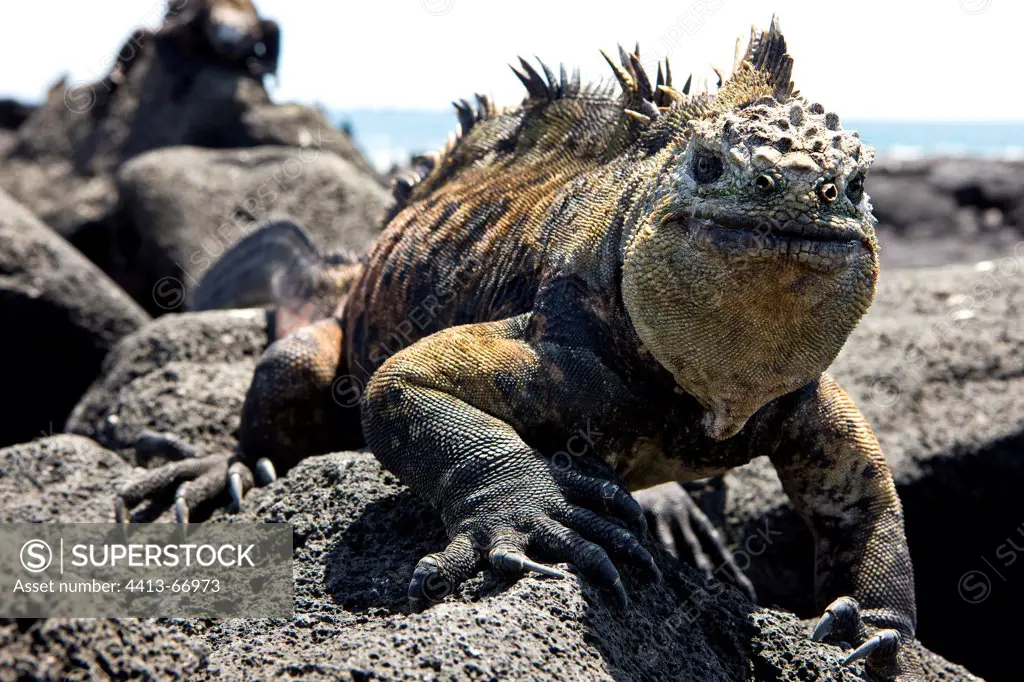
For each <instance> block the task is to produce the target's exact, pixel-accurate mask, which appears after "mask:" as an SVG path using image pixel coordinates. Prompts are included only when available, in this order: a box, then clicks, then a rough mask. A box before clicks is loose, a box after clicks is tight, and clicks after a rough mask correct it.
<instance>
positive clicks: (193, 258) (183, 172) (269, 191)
mask: <svg viewBox="0 0 1024 682" xmlns="http://www.w3.org/2000/svg"><path fill="white" fill-rule="evenodd" d="M324 132H325V131H324V129H319V130H317V129H313V130H312V131H310V133H309V136H308V139H306V140H305V141H306V143H307V144H306V145H305V146H304V147H282V146H268V147H257V148H253V149H233V150H209V149H198V148H195V147H174V148H170V149H163V150H159V151H155V152H151V153H148V154H144V155H142V156H140V157H138V158H136V159H133V160H132V161H130V162H128V163H126V164H125V165H124V166H123V167H122V168H121V170H120V171H119V172H118V174H117V186H118V192H119V193H120V196H121V202H120V205H119V207H118V209H117V211H116V213H115V214H114V215H113V216H112V217H110V218H109V219H107V220H105V221H102V222H99V223H96V224H94V225H93V226H92V229H91V230H89V231H88V233H87V231H85V230H83V231H81V232H80V233H79V236H78V238H77V239H76V245H77V246H78V247H79V248H80V249H82V251H83V252H84V253H85V254H86V255H87V256H88V257H89V258H90V259H91V260H92V261H93V262H95V263H97V264H99V265H100V267H101V268H102V269H103V270H104V271H105V272H107V273H109V274H110V275H111V277H113V278H114V280H115V281H117V282H118V283H119V284H121V286H123V287H124V288H125V290H126V291H128V293H130V294H131V295H132V296H133V297H134V298H135V299H136V300H137V301H139V303H140V304H142V305H143V306H144V307H145V308H146V309H147V310H149V311H150V312H151V313H152V314H154V315H156V314H162V313H165V312H169V311H176V310H181V309H183V306H182V304H183V303H184V301H185V295H187V293H188V292H190V291H191V290H192V289H194V287H195V286H196V283H197V282H198V281H199V280H200V279H201V278H202V276H203V273H204V272H206V270H208V269H209V267H210V266H211V265H212V264H213V263H214V262H215V261H216V260H217V258H219V257H220V256H221V255H222V254H223V253H224V252H225V251H226V250H227V249H228V248H230V247H231V245H233V244H234V243H235V242H237V241H238V240H239V239H241V238H242V237H244V236H245V235H246V234H248V233H249V232H250V231H251V230H253V229H254V228H255V227H257V226H258V225H259V224H262V223H263V222H264V221H265V220H267V219H270V218H278V217H288V218H292V219H294V220H296V221H298V222H299V223H300V224H301V225H302V226H303V227H304V228H305V229H306V230H307V231H308V232H309V233H310V235H311V236H312V237H313V239H314V241H315V242H316V243H317V245H318V246H320V247H321V248H322V249H323V250H324V251H331V250H339V249H347V250H351V251H355V252H358V253H363V252H365V251H366V250H367V249H368V248H369V245H370V244H371V243H372V242H373V240H374V238H375V237H376V236H377V234H379V228H378V226H379V223H380V218H381V216H382V215H383V213H384V212H385V211H386V210H387V207H388V206H389V205H390V202H391V196H390V194H389V193H388V191H387V190H386V189H385V188H384V187H383V186H382V185H381V184H380V183H379V182H378V181H377V180H376V179H375V178H374V177H372V176H370V175H368V174H366V173H365V172H363V171H362V170H360V169H358V168H356V167H355V166H353V165H352V164H350V163H349V162H348V161H345V160H344V159H342V158H341V157H339V156H337V155H336V154H334V153H333V152H331V151H328V150H326V149H325V148H324V146H323V144H324V139H325V138H324V136H323V134H324Z"/></svg>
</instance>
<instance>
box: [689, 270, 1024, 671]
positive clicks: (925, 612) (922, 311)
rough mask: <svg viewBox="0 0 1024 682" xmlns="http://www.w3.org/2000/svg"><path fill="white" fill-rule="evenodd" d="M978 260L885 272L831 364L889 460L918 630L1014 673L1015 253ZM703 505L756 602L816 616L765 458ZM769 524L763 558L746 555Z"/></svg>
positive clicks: (1023, 388) (1022, 407) (1023, 441)
mask: <svg viewBox="0 0 1024 682" xmlns="http://www.w3.org/2000/svg"><path fill="white" fill-rule="evenodd" d="M1020 255H1021V256H1022V257H1014V256H1013V252H1012V250H1011V251H1009V252H1008V253H1007V254H1006V255H1005V256H1004V257H1003V258H1000V259H998V260H995V261H990V262H987V263H982V264H980V265H979V266H951V267H944V268H926V269H919V270H904V271H898V272H886V271H884V270H883V274H882V279H881V285H880V288H879V292H878V297H877V299H876V303H875V305H874V307H873V308H872V310H871V312H870V313H869V314H868V315H867V317H866V318H865V320H864V322H863V323H862V324H861V326H860V327H859V328H858V329H857V330H856V331H855V332H854V334H853V336H852V338H851V340H850V342H849V343H848V345H847V347H846V348H845V349H844V350H843V353H842V354H841V355H840V357H839V359H838V360H837V361H836V363H835V365H834V366H833V369H832V372H833V374H834V375H835V376H836V377H837V379H838V380H839V381H840V383H841V384H842V385H843V386H844V388H846V390H847V391H848V392H849V393H850V394H851V395H852V396H853V397H854V399H855V400H856V401H857V403H858V404H859V405H860V407H861V409H862V410H863V411H864V412H865V414H866V415H867V417H868V421H869V422H870V423H871V425H872V428H873V429H874V430H875V433H876V434H877V435H878V438H879V440H880V441H881V444H882V448H883V450H884V451H885V453H886V456H887V458H888V459H889V462H890V464H891V466H892V468H893V472H894V476H895V478H896V483H897V487H898V488H899V493H900V496H901V498H902V500H903V504H904V511H905V515H906V524H907V536H908V541H909V543H910V552H911V556H912V558H913V560H914V567H915V570H916V582H917V597H918V616H919V627H918V634H919V636H920V637H921V639H922V640H923V641H924V643H925V644H926V645H928V646H930V647H932V648H933V649H935V650H936V651H938V652H940V653H942V654H943V655H945V656H948V657H949V658H950V659H951V660H955V661H958V662H960V663H963V664H965V665H967V666H968V667H969V668H970V669H971V670H972V671H975V672H976V673H978V674H980V675H983V676H986V677H990V678H991V679H993V680H996V679H1011V678H1012V677H1014V676H1015V675H1016V672H1015V671H1016V670H1017V668H1018V662H1017V660H1016V656H1015V648H1014V645H1015V637H1016V634H1015V631H1014V630H1013V629H1012V628H1010V629H1006V628H1000V627H996V626H994V624H996V623H1005V622H1015V619H1016V618H1017V617H1018V614H1019V613H1020V610H1021V609H1022V608H1024V572H1022V569H1021V566H1022V565H1024V561H1022V560H1024V556H1021V552H1020V551H1017V550H1015V549H1014V548H1013V547H1011V546H1010V545H1009V544H1008V541H1015V542H1016V544H1017V547H1024V512H1022V507H1021V505H1020V491H1021V490H1022V489H1024V457H1022V455H1024V369H1022V368H1024V253H1022V254H1020ZM703 504H704V506H705V509H706V510H707V511H709V512H711V513H712V516H713V517H717V518H718V519H719V520H720V521H721V520H723V519H724V522H723V523H722V525H721V526H720V527H722V528H723V529H724V530H725V531H726V533H727V535H729V537H730V539H731V541H732V544H733V546H734V548H735V549H736V551H737V552H740V556H742V557H743V559H741V560H740V565H741V566H743V565H744V564H746V562H747V561H748V560H749V562H750V568H749V570H748V571H747V573H748V575H749V576H750V578H751V579H752V580H753V581H754V583H755V585H756V587H757V589H758V596H759V599H760V601H761V603H763V604H780V605H782V606H784V607H786V608H788V609H792V610H794V611H796V612H797V613H799V614H802V615H810V614H811V613H813V608H814V606H813V603H812V599H811V595H812V591H811V585H812V579H813V578H812V575H811V570H810V568H811V564H810V561H809V560H810V556H811V553H812V547H811V540H810V536H809V533H808V532H807V531H806V529H805V527H804V525H803V523H802V522H801V521H800V519H799V518H797V516H796V514H795V513H794V512H793V510H792V508H791V507H790V506H789V504H788V502H787V501H786V499H785V497H784V495H783V493H782V490H781V486H780V485H779V482H778V479H777V477H776V476H775V474H774V471H773V470H772V469H771V467H770V465H769V464H768V462H767V461H763V460H762V461H758V462H756V463H755V464H753V465H751V466H749V467H746V468H744V469H742V470H738V471H736V472H733V473H730V474H728V475H727V476H726V477H725V488H724V490H715V491H713V492H711V493H710V494H708V495H706V496H704V499H703ZM766 523H767V524H769V525H770V527H771V528H772V530H773V531H775V532H778V533H780V535H778V536H774V537H775V540H774V541H773V543H772V544H771V546H770V547H769V548H768V550H767V551H766V552H764V553H763V554H760V555H757V556H754V555H752V554H750V553H747V552H743V551H742V545H743V543H744V542H745V539H746V538H747V537H750V536H752V535H754V534H756V533H757V531H758V529H761V528H763V527H764V525H765V524H766Z"/></svg>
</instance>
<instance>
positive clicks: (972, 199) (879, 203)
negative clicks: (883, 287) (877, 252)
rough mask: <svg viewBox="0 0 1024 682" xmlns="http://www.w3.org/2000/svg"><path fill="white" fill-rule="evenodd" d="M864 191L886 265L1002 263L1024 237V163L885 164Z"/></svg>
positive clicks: (950, 160)
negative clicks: (870, 208) (871, 209)
mask: <svg viewBox="0 0 1024 682" xmlns="http://www.w3.org/2000/svg"><path fill="white" fill-rule="evenodd" d="M866 188H867V192H868V194H870V195H871V203H872V204H873V205H874V208H875V216H876V217H877V218H878V228H877V232H878V238H879V241H880V242H881V245H882V253H881V258H882V266H883V268H890V269H891V268H894V267H908V266H909V267H918V266H927V265H944V264H947V263H973V262H975V261H979V260H985V259H996V258H1001V257H1004V256H1005V255H1007V254H1008V253H1010V252H1011V251H1012V250H1013V248H1014V246H1015V245H1016V244H1017V243H1018V242H1020V241H1021V238H1022V237H1024V162H1020V161H997V160H988V159H969V158H965V159H957V158H932V159H920V160H915V161H896V160H887V159H880V160H879V161H878V162H876V163H875V166H874V167H873V168H872V169H871V173H870V174H869V175H868V180H867V183H866Z"/></svg>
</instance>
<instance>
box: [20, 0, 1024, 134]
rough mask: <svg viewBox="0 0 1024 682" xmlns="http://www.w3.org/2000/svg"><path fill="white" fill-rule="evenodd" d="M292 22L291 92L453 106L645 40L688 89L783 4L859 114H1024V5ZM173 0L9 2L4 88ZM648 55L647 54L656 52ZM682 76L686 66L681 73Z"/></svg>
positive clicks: (472, 13) (550, 1)
mask: <svg viewBox="0 0 1024 682" xmlns="http://www.w3.org/2000/svg"><path fill="white" fill-rule="evenodd" d="M256 4H257V7H258V8H259V9H260V11H261V13H262V14H263V15H264V16H267V17H270V18H273V19H276V20H277V21H278V22H280V24H281V26H282V31H283V47H282V58H281V69H280V84H279V86H278V87H277V88H276V89H274V90H272V94H273V95H274V97H275V99H277V100H279V101H298V102H305V103H313V102H319V103H323V104H325V105H327V106H328V107H331V108H334V109H353V108H394V107H398V108H407V109H444V108H449V106H450V105H449V102H450V101H451V100H452V99H455V98H459V97H467V96H469V95H471V94H472V93H474V92H476V91H483V92H487V93H489V94H492V95H494V96H495V97H496V98H497V100H498V102H499V103H502V104H512V103H515V102H518V101H519V100H520V99H521V98H522V96H523V90H522V87H521V86H520V85H519V82H518V80H516V78H515V76H514V75H513V74H512V72H511V71H510V70H509V68H508V66H507V64H508V63H510V62H512V61H513V60H514V59H515V57H516V56H517V55H519V54H522V55H527V56H528V55H538V56H540V57H541V58H543V59H544V60H545V61H547V62H548V63H550V64H553V65H557V63H558V62H560V61H565V62H566V63H567V64H570V65H572V64H579V65H580V66H581V68H582V70H583V74H584V77H585V78H586V77H587V76H590V77H591V78H595V79H596V78H599V77H606V76H608V75H609V74H610V71H609V70H608V68H607V66H606V65H604V63H603V60H602V59H601V56H600V54H599V53H598V49H599V48H604V49H605V50H607V51H609V52H614V50H615V46H616V44H617V43H619V42H622V43H623V44H625V45H629V46H632V45H633V43H634V42H636V41H637V40H639V41H640V46H641V50H642V52H645V53H646V54H647V55H648V56H652V55H654V54H657V55H660V56H664V55H665V54H668V55H669V56H670V58H671V61H672V64H673V71H674V73H675V74H676V75H677V81H678V83H677V84H680V83H681V82H682V81H683V80H684V79H685V74H686V73H688V72H689V71H691V70H700V71H706V72H710V70H709V67H710V65H711V64H717V65H721V66H726V67H728V65H730V64H731V62H732V54H733V49H734V45H735V39H736V37H737V36H738V35H743V36H744V37H746V35H747V33H748V32H749V27H750V24H751V23H756V24H758V25H759V26H765V25H767V24H768V22H769V21H770V19H771V14H772V12H773V11H774V12H776V13H777V14H778V15H779V17H780V20H781V22H782V28H783V30H784V32H785V35H786V38H787V40H788V42H789V46H790V53H791V54H792V55H793V56H794V57H795V59H796V67H795V71H794V76H795V80H796V84H797V87H798V88H799V89H800V90H801V91H802V92H803V93H804V94H805V95H806V96H807V97H809V98H811V99H814V100H817V101H820V102H821V103H822V104H824V105H825V106H826V107H827V108H829V109H830V110H834V111H836V112H838V113H839V114H840V115H841V116H844V117H850V118H854V117H856V118H884V119H904V120H962V121H985V120H1001V121H1021V120H1024V87H1022V86H1021V80H1020V69H1021V66H1020V64H1021V60H1020V48H1019V45H1020V30H1021V26H1022V25H1024V2H1021V1H1020V0H920V1H918V2H907V1H902V0H857V1H854V2H851V1H849V0H844V1H841V2H810V1H808V0H804V1H801V2H798V1H797V0H775V1H774V2H770V3H769V2H763V1H762V2H758V1H757V0H696V1H693V0H683V1H682V2H671V3H670V2H654V1H651V2H642V1H641V0H617V1H616V2H569V1H567V0H516V1H515V2H501V1H495V0H377V1H369V2H365V1H364V2H345V1H343V0H257V3H256ZM163 6H164V2H163V0H97V1H95V2H93V1H88V0H27V1H26V2H18V1H16V0H0V65H2V66H0V96H15V97H18V98H22V99H29V100H38V99H40V98H41V97H42V95H43V93H44V92H45V91H46V89H47V86H48V85H49V84H50V83H51V82H53V81H54V80H55V79H56V78H57V76H58V75H59V74H60V73H61V72H63V71H70V72H71V75H72V79H73V80H93V79H95V78H98V77H99V76H101V75H102V74H103V73H104V72H105V71H106V69H107V67H108V65H109V63H110V61H111V59H112V55H114V54H116V50H117V49H118V47H119V46H120V44H121V42H122V41H123V40H124V38H125V37H126V36H127V35H128V34H129V33H130V32H131V30H132V28H133V27H135V26H137V25H139V24H148V25H153V24H155V23H156V22H157V21H158V19H159V17H160V14H161V12H162V10H163ZM645 61H646V60H645ZM678 76H682V77H678Z"/></svg>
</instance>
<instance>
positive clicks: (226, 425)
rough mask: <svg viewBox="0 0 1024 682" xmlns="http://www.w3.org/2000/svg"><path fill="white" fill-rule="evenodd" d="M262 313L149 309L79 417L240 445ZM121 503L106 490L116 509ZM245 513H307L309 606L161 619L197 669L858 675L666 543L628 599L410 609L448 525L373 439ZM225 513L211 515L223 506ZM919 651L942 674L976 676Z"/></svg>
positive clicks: (543, 591)
mask: <svg viewBox="0 0 1024 682" xmlns="http://www.w3.org/2000/svg"><path fill="white" fill-rule="evenodd" d="M266 324H267V322H266V319H265V316H264V314H263V313H262V312H260V311H230V312H221V311H215V312H210V313H199V314H186V315H169V316H166V317H163V318H161V319H160V320H157V321H155V322H153V323H152V324H151V325H149V326H148V327H146V328H145V329H143V330H141V331H140V332H138V333H136V334H134V335H133V336H131V337H129V338H127V339H125V340H124V342H123V343H122V344H120V345H119V346H118V348H117V349H116V350H115V351H114V352H113V353H112V354H111V355H110V357H109V359H108V362H107V365H106V370H107V373H106V376H105V377H104V379H103V380H102V381H100V382H98V383H97V384H96V385H94V386H93V388H92V389H91V390H90V392H89V393H88V394H87V395H86V397H85V398H84V399H83V401H82V403H81V404H80V405H79V406H78V408H76V410H75V415H74V416H73V417H72V419H71V420H70V422H69V429H70V430H72V431H76V432H79V433H87V434H89V435H91V436H93V437H95V438H96V439H97V440H99V441H100V442H101V443H103V444H104V445H106V446H107V447H110V448H112V449H116V450H119V451H121V452H123V453H124V454H125V455H128V456H130V455H131V452H130V448H129V447H128V443H127V441H126V436H127V432H128V431H131V429H130V428H129V427H128V424H129V423H131V422H134V423H135V424H136V425H145V426H148V427H150V428H156V429H174V430H175V431H176V432H178V433H181V434H182V435H184V436H185V437H186V438H189V439H190V440H193V441H194V442H196V443H197V444H199V445H200V447H201V448H202V449H204V450H206V451H208V452H213V451H216V449H218V448H220V449H225V448H230V447H233V445H234V442H233V438H232V436H231V431H232V430H233V428H234V425H235V423H237V422H236V420H237V416H236V415H237V407H238V406H239V405H240V403H241V399H242V395H243V392H244V390H245V387H246V383H247V382H246V380H247V378H248V376H249V374H251V372H252V368H253V363H254V360H255V354H256V353H258V352H259V351H260V350H261V349H262V346H263V345H264V344H265V342H266ZM226 337H230V339H229V338H226ZM228 368H232V371H233V372H234V373H231V374H230V376H228V372H229V369H228ZM217 372H221V373H222V374H221V375H220V376H217ZM109 415H116V418H115V419H114V420H110V419H109ZM228 415H230V416H228ZM208 423H212V424H214V427H213V428H212V429H209V430H207V429H204V428H203V426H204V425H205V424H208ZM0 461H2V458H0ZM154 463H155V462H154ZM117 476H120V472H119V473H117V474H114V475H112V476H111V477H112V478H114V479H116V478H117ZM117 480H119V479H117ZM112 490H113V487H111V491H112ZM111 501H112V495H106V496H103V497H101V498H100V499H98V500H97V503H98V504H99V505H100V506H101V507H102V506H106V507H107V508H108V509H110V503H111ZM240 517H241V518H242V519H245V520H260V521H270V522H289V523H291V524H293V525H294V528H295V531H294V532H295V535H294V537H295V546H296V549H295V557H296V563H295V572H294V579H295V590H296V617H295V618H294V619H291V620H252V621H249V620H224V621H208V620H183V619H178V620H173V621H171V620H168V621H161V622H160V623H159V627H161V628H164V627H166V628H172V629H174V630H175V631H176V632H179V633H182V634H187V635H189V636H190V637H192V640H190V643H191V645H192V646H196V647H200V648H201V649H202V650H203V651H207V652H208V655H207V657H206V660H207V666H206V667H205V668H204V669H203V671H202V672H201V673H198V674H197V677H200V678H201V677H210V678H219V679H242V678H245V679H251V678H265V679H277V678H280V677H300V678H302V679H338V678H346V679H347V678H352V679H484V680H486V679H581V678H582V679H609V680H610V679H618V680H623V679H633V680H648V679H649V680H654V679H700V680H738V679H757V680H806V679H820V678H823V677H824V676H825V675H826V674H833V673H834V677H833V678H831V679H836V680H859V679H863V678H862V675H863V667H862V666H860V665H855V666H852V667H850V668H847V669H840V668H839V667H838V665H837V663H838V660H839V655H840V653H841V652H840V650H839V649H838V648H835V647H829V646H825V645H817V644H813V643H811V642H809V641H808V640H807V637H806V635H807V632H808V624H807V623H806V622H800V621H798V620H797V619H796V617H795V616H793V615H791V614H786V613H783V612H780V611H774V610H767V609H760V608H758V607H757V606H755V605H753V604H751V603H749V602H748V601H746V600H745V599H744V598H743V597H742V596H741V595H740V594H739V592H738V591H736V590H733V589H732V588H728V587H726V586H723V585H722V584H720V583H711V584H707V583H704V581H703V580H702V579H701V578H700V577H699V576H698V574H697V573H696V572H695V570H694V569H693V568H691V567H690V566H688V565H683V564H679V562H677V561H675V560H674V559H672V558H671V557H669V556H667V555H665V554H664V553H663V552H660V551H659V549H658V548H656V547H652V548H651V549H652V550H653V551H655V552H658V554H656V556H657V558H658V561H659V563H660V564H661V566H662V568H663V569H664V570H665V573H666V580H665V582H664V583H663V584H661V585H657V586H654V585H650V584H649V583H647V582H646V581H645V580H644V577H643V576H641V575H638V574H635V573H633V572H630V571H628V570H627V571H625V575H626V578H625V579H626V580H627V581H628V585H629V589H630V595H631V597H632V598H633V604H632V606H631V608H630V609H628V610H626V611H620V610H618V609H617V608H615V607H614V606H613V605H612V603H611V601H610V599H609V598H608V595H605V594H602V593H599V592H596V591H595V590H593V589H592V588H591V587H590V586H589V585H582V586H581V585H580V583H579V581H578V580H577V579H576V578H575V577H573V578H570V579H568V580H565V581H553V580H547V579H540V578H535V577H526V578H524V579H521V580H519V581H515V582H513V581H510V580H508V579H506V578H503V577H500V576H496V575H493V574H484V575H482V576H478V577H477V578H475V579H473V580H471V581H470V582H469V583H468V585H467V586H466V587H465V588H463V589H462V590H460V591H459V592H458V593H457V594H456V595H449V596H447V597H446V598H444V599H443V600H442V603H439V604H437V605H435V606H434V607H432V608H431V609H428V610H427V611H426V612H424V613H421V614H415V615H413V614H410V613H408V609H407V605H406V598H405V590H406V587H407V585H408V579H409V576H410V575H411V571H412V569H413V566H414V565H415V563H416V561H417V560H418V559H419V557H420V556H422V555H423V554H425V553H427V552H429V551H432V550H435V549H437V548H438V547H441V546H442V545H443V542H444V535H443V531H442V530H441V524H440V520H439V519H438V518H437V516H436V514H435V513H434V512H433V511H431V510H430V509H429V508H428V507H426V506H425V505H424V504H423V503H421V502H420V501H419V500H418V499H416V498H415V497H413V496H412V495H411V494H410V493H409V492H408V490H407V489H405V488H404V487H403V486H401V485H400V484H399V483H398V482H397V480H396V479H395V478H394V477H393V476H391V475H390V474H388V473H386V472H383V471H382V470H381V468H380V465H379V464H378V463H377V461H376V460H375V459H374V458H373V457H372V455H370V454H368V453H336V454H331V455H325V456H321V457H314V458H309V459H307V460H306V461H304V462H303V463H301V464H300V465H299V466H297V467H296V468H295V469H293V470H292V471H290V472H289V473H288V475H287V476H286V477H284V478H283V479H281V480H279V481H277V482H276V483H274V484H272V485H270V486H267V487H266V488H264V489H260V490H256V491H253V492H251V493H250V495H249V496H248V497H247V498H246V503H245V508H244V510H243V512H242V513H241V515H240ZM160 518H161V519H168V518H169V515H168V513H167V511H166V510H165V511H164V513H163V516H161V517H160ZM226 518H227V515H226V513H225V512H223V511H219V510H215V511H214V512H213V515H212V520H214V521H217V520H224V519H226ZM235 518H238V517H237V516H236V517H235ZM441 596H443V593H442V595H439V597H441ZM691 619H692V622H691ZM924 655H925V658H926V661H927V665H928V669H929V671H930V672H931V674H932V676H933V677H931V678H930V679H938V680H969V679H975V678H973V677H971V676H970V675H969V674H968V673H966V672H965V671H964V670H962V669H959V668H957V667H955V666H950V665H949V664H947V663H945V662H944V661H942V660H941V659H939V658H937V657H935V656H933V655H931V654H927V653H925V654H924Z"/></svg>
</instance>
